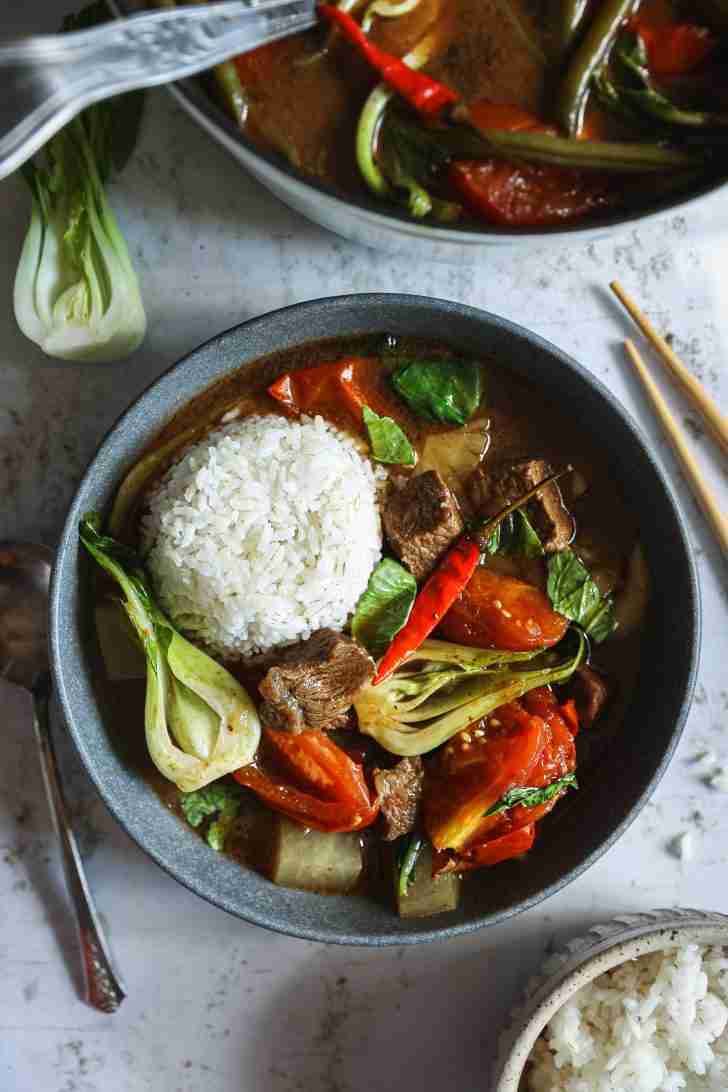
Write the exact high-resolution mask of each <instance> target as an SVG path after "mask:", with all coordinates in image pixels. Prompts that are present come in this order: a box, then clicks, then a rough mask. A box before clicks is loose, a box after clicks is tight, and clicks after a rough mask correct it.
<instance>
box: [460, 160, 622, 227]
mask: <svg viewBox="0 0 728 1092" xmlns="http://www.w3.org/2000/svg"><path fill="white" fill-rule="evenodd" d="M448 181H449V184H450V185H451V187H452V188H453V189H454V190H455V192H456V193H457V195H458V196H459V198H460V200H461V201H462V202H463V204H464V205H465V207H466V208H467V209H468V210H469V211H470V212H471V213H472V215H473V216H476V217H478V218H479V219H482V220H487V221H488V222H489V223H491V224H500V225H505V226H509V227H548V226H549V225H554V224H561V223H566V222H569V221H571V220H578V219H581V218H582V217H584V216H588V215H589V213H591V212H594V211H595V210H596V209H600V208H604V207H605V206H606V205H607V204H608V201H609V190H608V187H607V184H606V182H605V181H604V179H603V178H601V177H597V176H596V175H595V174H594V173H593V172H589V173H587V172H585V171H578V170H574V169H572V168H568V167H555V166H550V165H544V166H539V165H537V164H532V163H531V164H529V163H523V164H514V163H507V162H504V161H500V160H495V159H490V160H489V159H486V160H454V161H453V162H452V163H451V164H450V168H449V170H448Z"/></svg>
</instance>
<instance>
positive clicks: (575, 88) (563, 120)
mask: <svg viewBox="0 0 728 1092" xmlns="http://www.w3.org/2000/svg"><path fill="white" fill-rule="evenodd" d="M635 6H636V3H635V0H604V2H603V3H602V5H601V6H600V8H599V10H598V11H597V13H596V15H595V16H594V18H593V20H592V22H591V24H590V25H589V28H588V30H587V32H586V34H585V36H584V38H583V39H582V41H581V43H580V44H579V45H578V46H577V48H576V52H575V53H574V56H573V57H572V59H571V61H570V63H569V67H568V69H567V71H566V75H565V77H564V80H563V82H562V85H561V89H560V91H559V96H558V100H557V103H556V118H557V121H558V122H559V124H560V125H561V126H562V128H563V129H565V131H566V132H567V133H568V134H569V136H572V137H574V136H578V135H579V133H580V131H581V127H582V124H583V121H584V108H585V106H586V100H587V97H588V95H589V88H590V85H591V81H592V77H593V76H594V74H595V73H596V72H597V71H598V70H599V69H600V68H601V66H602V65H603V64H604V62H605V61H606V59H607V57H608V56H609V52H610V50H611V48H612V46H613V45H614V41H615V39H616V37H617V34H618V32H619V28H620V27H621V26H622V23H623V22H624V20H625V19H626V18H627V17H628V16H629V15H630V14H631V12H632V10H633V9H634V7H635Z"/></svg>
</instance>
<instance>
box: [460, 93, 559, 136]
mask: <svg viewBox="0 0 728 1092" xmlns="http://www.w3.org/2000/svg"><path fill="white" fill-rule="evenodd" d="M468 119H469V121H470V123H471V125H474V126H475V128H476V129H507V130H508V132H510V133H523V132H540V133H549V132H553V129H551V128H550V127H549V126H548V125H544V124H543V122H542V121H541V120H540V118H537V117H536V115H535V114H530V113H529V112H528V110H522V109H521V107H520V106H513V105H512V104H511V103H507V102H490V101H489V100H488V99H480V100H479V101H478V102H474V103H473V104H472V105H471V106H469V107H468Z"/></svg>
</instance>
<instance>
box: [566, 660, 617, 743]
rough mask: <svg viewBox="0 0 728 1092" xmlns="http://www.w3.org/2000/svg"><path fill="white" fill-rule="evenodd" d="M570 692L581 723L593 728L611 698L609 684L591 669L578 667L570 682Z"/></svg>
mask: <svg viewBox="0 0 728 1092" xmlns="http://www.w3.org/2000/svg"><path fill="white" fill-rule="evenodd" d="M569 692H570V694H571V697H572V698H573V699H574V704H575V705H576V711H577V713H578V714H579V723H580V724H582V725H583V726H584V727H585V728H589V727H591V725H592V724H593V723H594V721H595V720H596V719H597V717H598V716H600V714H601V713H602V711H603V710H604V706H605V705H606V704H607V702H608V701H609V699H610V697H611V688H610V686H609V683H608V682H607V680H606V679H605V678H604V676H603V675H600V674H599V673H598V672H597V671H595V670H594V669H593V668H591V667H587V666H586V665H584V666H583V667H577V669H576V671H575V672H574V674H573V675H572V676H571V679H570V682H569Z"/></svg>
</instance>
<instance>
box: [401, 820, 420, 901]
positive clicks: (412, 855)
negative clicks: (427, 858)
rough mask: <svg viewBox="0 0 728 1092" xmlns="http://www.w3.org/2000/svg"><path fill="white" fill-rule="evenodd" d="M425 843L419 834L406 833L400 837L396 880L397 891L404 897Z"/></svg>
mask: <svg viewBox="0 0 728 1092" xmlns="http://www.w3.org/2000/svg"><path fill="white" fill-rule="evenodd" d="M424 844H425V840H424V838H423V837H422V836H421V835H419V834H407V835H405V837H404V838H403V839H402V844H401V846H400V851H399V854H398V865H399V878H398V881H397V893H398V895H399V897H400V898H404V896H405V895H406V894H407V891H408V890H409V888H410V887H411V885H412V884H413V883H414V882H415V870H416V868H417V858H418V857H419V855H420V853H421V851H422V847H423V845H424Z"/></svg>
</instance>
